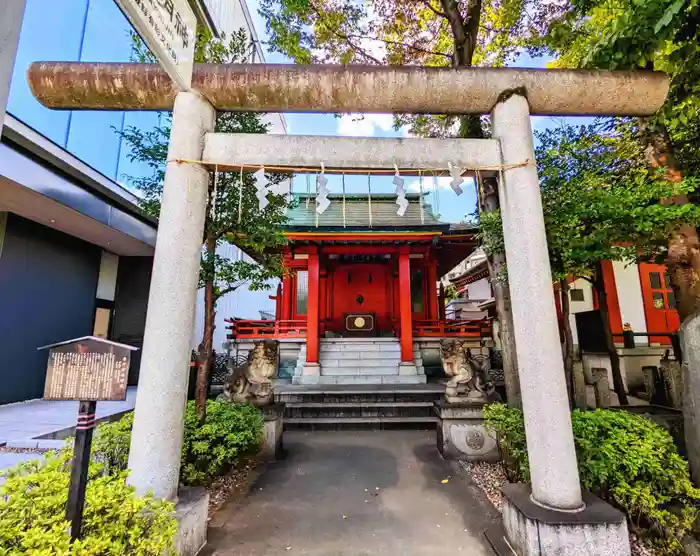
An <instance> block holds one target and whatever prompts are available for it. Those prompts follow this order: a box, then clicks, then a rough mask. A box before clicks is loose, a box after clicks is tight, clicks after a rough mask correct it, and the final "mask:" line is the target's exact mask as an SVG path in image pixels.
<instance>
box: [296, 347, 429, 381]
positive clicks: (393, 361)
mask: <svg viewBox="0 0 700 556" xmlns="http://www.w3.org/2000/svg"><path fill="white" fill-rule="evenodd" d="M305 361H306V344H303V345H302V346H301V349H300V350H299V359H298V360H297V366H296V369H295V371H294V377H293V378H292V382H293V384H307V385H313V384H338V385H345V384H347V385H357V384H424V383H425V382H426V377H425V373H424V371H423V362H422V359H421V355H420V351H419V350H418V349H417V348H416V349H415V350H414V363H415V367H409V368H406V367H402V366H401V365H400V363H401V346H400V344H399V341H398V340H397V339H396V338H323V339H322V340H321V341H320V343H319V363H320V367H321V374H320V376H318V377H313V378H312V377H308V376H305V375H304V374H303V372H302V371H303V368H304V363H305Z"/></svg>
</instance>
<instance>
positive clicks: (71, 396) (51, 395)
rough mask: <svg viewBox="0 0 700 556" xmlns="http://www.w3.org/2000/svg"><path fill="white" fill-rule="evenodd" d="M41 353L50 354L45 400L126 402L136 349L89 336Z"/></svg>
mask: <svg viewBox="0 0 700 556" xmlns="http://www.w3.org/2000/svg"><path fill="white" fill-rule="evenodd" d="M39 349H48V350H49V361H48V367H47V374H46V386H45V388H44V399H45V400H81V401H100V400H104V401H119V400H125V399H126V386H127V379H128V376H129V362H130V360H131V352H132V351H134V350H135V349H136V348H134V347H132V346H127V345H125V344H118V343H116V342H110V341H109V340H105V339H104V338H98V337H96V336H86V337H83V338H76V339H75V340H69V341H67V342H61V343H59V344H52V345H49V346H44V347H41V348H39Z"/></svg>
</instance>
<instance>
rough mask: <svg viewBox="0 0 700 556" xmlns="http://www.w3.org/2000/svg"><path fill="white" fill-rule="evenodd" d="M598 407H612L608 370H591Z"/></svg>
mask: <svg viewBox="0 0 700 556" xmlns="http://www.w3.org/2000/svg"><path fill="white" fill-rule="evenodd" d="M591 376H592V378H593V388H594V391H595V402H596V407H602V408H606V407H610V382H609V380H608V370H607V369H604V368H601V367H593V368H591Z"/></svg>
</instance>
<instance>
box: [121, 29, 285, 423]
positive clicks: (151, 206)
mask: <svg viewBox="0 0 700 556" xmlns="http://www.w3.org/2000/svg"><path fill="white" fill-rule="evenodd" d="M134 41H135V42H134V45H135V46H134V48H135V52H136V57H137V58H140V59H148V55H147V54H145V48H144V46H143V44H142V43H141V41H140V39H138V37H135V38H134ZM249 53H250V41H249V39H248V37H247V35H246V33H245V31H244V30H243V29H241V30H239V31H238V32H236V33H233V34H232V35H231V37H230V38H229V39H225V38H221V39H215V38H213V37H212V36H211V35H210V34H208V33H201V34H200V35H199V37H198V41H197V46H196V51H195V59H196V60H197V61H198V62H208V63H215V64H222V63H230V62H245V61H246V60H247V59H248V58H249ZM170 125H171V116H170V114H167V115H165V116H164V117H163V122H162V123H161V125H158V126H156V127H155V128H154V129H152V130H149V131H143V130H141V129H139V128H136V127H128V128H126V129H125V130H124V131H123V132H122V136H123V138H124V139H125V140H126V142H127V144H128V145H129V147H130V154H129V159H130V160H132V161H138V162H141V163H144V164H146V165H147V166H148V167H149V168H151V170H152V173H151V174H150V175H147V176H143V177H132V178H130V182H131V183H132V185H134V186H135V187H136V188H137V189H138V190H139V191H140V192H141V194H142V198H141V205H142V208H143V209H144V210H145V211H146V212H147V213H149V214H151V215H154V216H158V214H159V213H160V200H161V197H162V194H163V181H164V178H165V163H166V158H167V152H168V141H169V137H170ZM215 130H216V131H217V132H221V133H267V130H268V125H267V124H266V123H264V122H263V121H262V119H261V116H260V114H255V113H244V112H236V113H232V112H222V113H218V114H217V117H216V127H215ZM267 177H268V179H269V180H270V182H271V183H273V184H278V183H280V182H281V181H282V180H283V179H284V178H285V176H284V175H281V174H273V175H267ZM241 179H242V181H241ZM267 199H268V201H269V204H268V205H267V207H265V208H264V209H263V210H260V209H259V204H258V198H257V189H256V187H255V179H254V177H253V175H252V174H251V173H249V172H245V173H241V172H237V171H221V172H215V173H214V174H213V175H211V177H210V180H209V197H208V201H207V211H206V219H205V224H204V237H203V249H202V262H201V266H200V277H199V287H200V288H203V289H204V333H203V336H202V341H201V343H200V344H199V347H198V353H197V365H198V369H197V386H196V408H197V413H198V415H199V417H200V419H201V420H202V421H204V419H205V418H206V398H207V394H208V391H209V376H210V373H211V362H212V355H213V338H214V328H215V318H216V306H217V302H218V301H219V299H221V298H222V297H223V296H224V295H226V294H228V293H231V292H233V291H235V290H237V289H238V288H240V287H241V286H247V287H248V289H250V290H261V289H268V288H269V281H270V280H271V279H274V278H277V277H279V276H280V275H281V273H282V267H281V260H280V257H279V256H278V255H276V254H274V251H275V248H277V247H279V246H280V245H281V244H282V243H283V242H284V236H283V235H282V233H281V231H280V225H281V224H282V223H283V222H284V221H285V216H284V215H285V210H286V207H287V199H286V198H285V197H284V196H282V195H277V194H272V193H270V194H268V196H267ZM225 244H232V245H235V246H237V247H239V248H241V249H242V250H243V251H244V252H245V253H247V254H249V255H250V256H251V257H252V258H253V259H254V260H253V261H249V260H246V259H240V260H231V259H229V258H227V257H224V256H221V255H220V254H219V253H217V251H220V250H221V248H222V247H223V246H224V245H225Z"/></svg>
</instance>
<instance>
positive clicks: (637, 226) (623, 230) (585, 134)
mask: <svg viewBox="0 0 700 556" xmlns="http://www.w3.org/2000/svg"><path fill="white" fill-rule="evenodd" d="M637 133H638V129H637V128H636V123H635V122H634V121H631V120H616V121H613V122H611V121H609V120H598V121H596V122H595V123H594V124H592V125H589V126H581V127H574V126H567V125H563V126H561V127H557V128H554V129H550V130H547V131H544V132H541V133H536V137H537V139H538V145H537V147H536V159H537V168H538V172H539V176H540V188H541V190H542V205H543V211H544V218H545V225H546V231H547V243H548V246H549V257H550V262H551V266H552V274H553V276H552V278H553V280H556V281H559V283H560V286H561V290H562V301H565V302H564V303H563V306H562V309H563V312H564V313H565V314H564V319H563V321H564V322H563V326H564V331H565V334H564V335H565V348H566V349H565V364H566V370H567V378H568V382H569V387H571V376H572V366H573V352H572V336H571V329H570V324H569V315H568V312H569V311H568V281H567V278H568V277H571V276H573V277H582V278H586V279H588V280H589V281H590V282H591V283H592V285H593V287H594V288H595V291H596V293H597V295H598V302H599V307H600V312H601V317H602V320H603V325H604V330H605V338H606V348H607V351H608V355H609V357H610V361H611V364H612V370H613V380H614V387H615V391H616V393H617V395H618V397H619V400H620V403H621V404H623V405H624V404H626V403H627V397H626V395H625V391H624V385H623V382H622V374H621V372H620V363H619V358H618V355H617V351H616V349H615V345H614V342H613V336H612V332H611V329H610V319H609V315H608V305H607V298H606V295H605V288H604V284H603V274H602V266H601V262H602V261H604V260H613V261H623V262H633V261H648V260H654V261H658V260H665V259H666V257H667V256H668V243H669V238H670V237H672V236H673V234H674V233H675V231H676V230H677V229H678V228H679V227H680V226H684V225H689V226H696V225H698V224H699V223H700V208H699V207H696V206H695V205H693V204H689V203H687V204H681V205H677V204H667V203H663V202H662V201H663V200H664V199H667V198H670V197H674V196H676V195H688V194H691V193H692V192H693V191H694V190H695V188H696V185H697V180H696V179H695V178H690V177H686V178H685V179H682V180H680V181H677V180H669V179H668V176H667V175H666V173H665V172H663V171H661V170H658V169H654V168H651V167H650V166H649V165H648V164H647V159H646V155H645V151H644V146H643V145H642V144H641V143H639V141H637V140H636V136H637ZM481 226H482V229H483V231H482V237H483V239H484V241H485V244H486V245H485V247H486V249H487V250H496V251H498V250H501V249H503V244H502V229H501V223H500V217H499V216H497V215H495V214H493V215H488V216H486V217H485V218H484V217H482V219H481Z"/></svg>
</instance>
